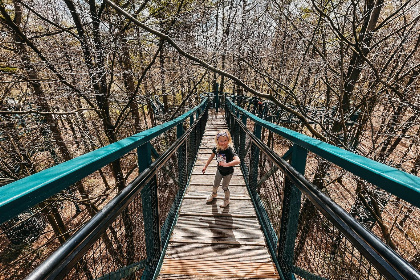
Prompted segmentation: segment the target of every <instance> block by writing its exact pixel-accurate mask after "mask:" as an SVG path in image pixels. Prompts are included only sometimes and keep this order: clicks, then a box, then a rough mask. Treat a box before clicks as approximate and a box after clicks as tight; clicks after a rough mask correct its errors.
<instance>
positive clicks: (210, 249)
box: [167, 243, 271, 262]
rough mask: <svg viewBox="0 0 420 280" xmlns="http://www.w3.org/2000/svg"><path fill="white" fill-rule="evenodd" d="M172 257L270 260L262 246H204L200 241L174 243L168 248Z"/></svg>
mask: <svg viewBox="0 0 420 280" xmlns="http://www.w3.org/2000/svg"><path fill="white" fill-rule="evenodd" d="M167 252H168V255H170V258H172V259H176V258H179V259H185V260H186V259H189V260H205V261H212V260H218V261H222V260H223V261H237V260H239V259H240V260H241V261H245V262H270V261H271V258H270V255H268V254H267V249H266V248H264V247H261V246H250V245H241V246H240V247H238V246H232V245H228V244H212V245H207V246H203V244H198V243H173V244H172V246H171V247H170V248H168V250H167Z"/></svg>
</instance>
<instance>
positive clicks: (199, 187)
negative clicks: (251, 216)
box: [186, 182, 251, 199]
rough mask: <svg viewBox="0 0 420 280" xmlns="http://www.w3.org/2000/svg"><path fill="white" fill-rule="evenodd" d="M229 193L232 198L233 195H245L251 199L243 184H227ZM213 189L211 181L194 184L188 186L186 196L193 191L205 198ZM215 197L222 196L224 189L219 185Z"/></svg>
mask: <svg viewBox="0 0 420 280" xmlns="http://www.w3.org/2000/svg"><path fill="white" fill-rule="evenodd" d="M229 190H230V195H231V197H232V198H235V196H239V197H247V198H249V199H251V198H250V197H249V195H248V190H247V188H246V187H245V186H242V185H237V184H235V185H229ZM212 191H213V182H211V183H208V184H206V185H203V184H194V185H190V186H188V190H187V193H186V195H187V196H188V195H189V194H190V193H195V195H199V196H200V197H202V198H207V196H208V195H209V194H210V193H211V192H212ZM217 197H219V198H222V197H224V191H223V189H222V187H219V189H218V190H217Z"/></svg>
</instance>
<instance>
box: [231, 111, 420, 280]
mask: <svg viewBox="0 0 420 280" xmlns="http://www.w3.org/2000/svg"><path fill="white" fill-rule="evenodd" d="M241 112H243V113H244V111H242V110H241ZM245 112H246V111H245ZM230 113H231V114H232V115H231V117H233V118H234V120H235V123H236V124H238V125H239V126H240V127H241V129H242V130H243V131H244V132H245V133H246V134H247V135H248V136H249V138H250V139H251V141H252V143H254V144H255V145H256V146H257V147H258V148H259V149H260V151H262V152H263V153H264V154H265V155H266V156H267V157H268V158H270V160H272V162H273V163H274V164H275V165H276V166H277V167H279V168H280V169H282V170H283V172H284V173H285V175H286V176H287V177H288V178H289V179H290V180H291V181H292V183H294V184H295V186H296V187H297V188H298V189H299V190H300V191H301V192H302V193H304V194H305V195H306V196H307V197H308V198H309V199H310V200H311V201H312V203H314V205H315V206H316V208H317V209H318V210H319V211H321V212H322V213H323V214H324V215H325V216H326V217H327V218H328V219H329V220H330V221H331V222H332V223H333V224H334V225H335V226H336V227H338V228H340V230H341V232H342V233H343V234H344V235H345V236H346V237H347V238H348V239H349V240H351V242H352V244H353V246H355V247H356V248H357V249H358V250H359V251H360V252H361V253H362V254H363V255H364V256H365V258H366V259H368V260H369V261H370V262H371V263H372V264H373V265H374V266H375V268H376V269H377V270H378V271H379V272H380V273H382V274H383V275H384V276H385V277H387V278H388V279H413V280H414V279H420V273H419V272H418V271H417V270H415V269H414V268H413V267H412V266H411V265H410V264H408V263H407V262H406V260H404V259H403V258H402V257H401V256H400V255H398V254H397V253H395V252H394V251H393V250H392V249H390V248H389V247H388V246H387V245H385V244H384V243H383V242H382V241H381V240H380V239H379V238H378V237H377V236H375V235H374V234H373V233H371V232H369V231H368V230H366V229H365V228H364V227H363V226H362V225H361V224H360V223H358V222H357V221H356V220H355V219H354V218H353V217H352V216H351V215H350V214H348V213H347V212H346V211H345V210H344V209H342V208H341V207H340V206H339V205H337V204H336V203H335V202H333V201H332V200H331V199H330V198H329V197H327V196H326V195H325V194H323V193H322V192H321V191H319V190H318V189H317V187H316V186H315V185H314V184H312V183H311V182H309V181H308V180H307V179H306V177H305V176H304V175H303V174H301V173H299V172H298V171H296V169H295V168H293V166H292V165H291V164H289V163H288V162H287V161H286V160H285V159H283V158H282V157H280V156H279V155H278V154H276V153H275V152H274V151H272V150H271V149H270V148H269V147H268V146H267V145H266V144H264V143H263V142H262V141H261V140H260V139H258V137H256V136H255V135H254V134H253V133H251V132H250V131H249V130H248V129H247V127H246V125H244V124H243V123H242V121H241V120H240V119H239V118H238V117H237V116H236V115H235V114H234V113H233V112H232V111H230ZM246 115H247V116H250V115H251V114H250V113H248V112H246ZM251 116H253V115H251ZM254 117H255V116H253V118H254ZM254 120H256V117H255V118H254ZM273 257H274V258H276V256H273Z"/></svg>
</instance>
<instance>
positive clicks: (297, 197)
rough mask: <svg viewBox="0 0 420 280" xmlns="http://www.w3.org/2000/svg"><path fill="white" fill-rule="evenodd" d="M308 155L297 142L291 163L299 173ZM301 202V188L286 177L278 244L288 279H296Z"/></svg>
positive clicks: (303, 167) (279, 257)
mask: <svg viewBox="0 0 420 280" xmlns="http://www.w3.org/2000/svg"><path fill="white" fill-rule="evenodd" d="M306 157H307V151H306V150H305V149H303V148H302V147H300V146H298V145H296V144H295V145H294V146H293V147H292V160H291V164H292V166H293V167H294V168H295V169H296V170H297V171H298V172H299V173H302V174H304V173H305V166H306ZM300 204H301V192H300V190H299V189H298V188H297V187H296V186H294V185H293V184H292V183H291V181H290V180H289V179H288V178H287V177H286V182H285V187H284V200H283V208H282V216H281V226H280V236H279V244H278V260H279V264H280V267H281V269H282V272H283V275H284V277H285V278H286V279H288V280H292V279H295V278H294V275H293V259H294V250H295V240H296V235H297V229H298V221H299V211H300Z"/></svg>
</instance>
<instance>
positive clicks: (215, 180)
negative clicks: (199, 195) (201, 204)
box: [207, 170, 223, 202]
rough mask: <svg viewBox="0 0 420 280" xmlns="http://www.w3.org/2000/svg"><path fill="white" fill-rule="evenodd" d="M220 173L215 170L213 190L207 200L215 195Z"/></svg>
mask: <svg viewBox="0 0 420 280" xmlns="http://www.w3.org/2000/svg"><path fill="white" fill-rule="evenodd" d="M222 178H223V177H222V174H220V172H219V170H217V171H216V176H214V183H213V192H212V193H211V194H210V195H209V197H208V198H207V202H212V201H213V198H215V197H216V196H217V189H218V188H219V186H220V182H221V181H222Z"/></svg>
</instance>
